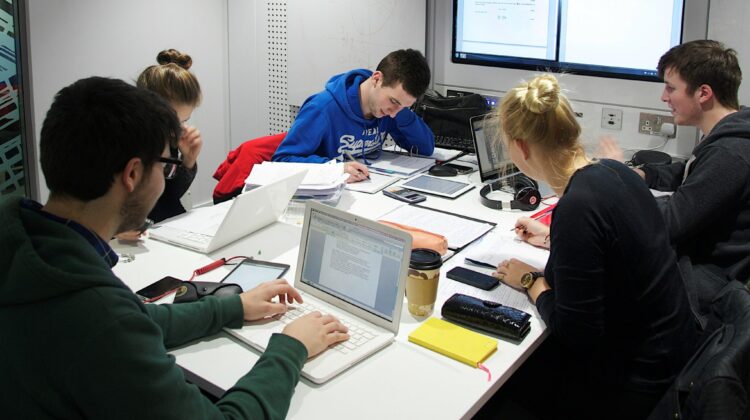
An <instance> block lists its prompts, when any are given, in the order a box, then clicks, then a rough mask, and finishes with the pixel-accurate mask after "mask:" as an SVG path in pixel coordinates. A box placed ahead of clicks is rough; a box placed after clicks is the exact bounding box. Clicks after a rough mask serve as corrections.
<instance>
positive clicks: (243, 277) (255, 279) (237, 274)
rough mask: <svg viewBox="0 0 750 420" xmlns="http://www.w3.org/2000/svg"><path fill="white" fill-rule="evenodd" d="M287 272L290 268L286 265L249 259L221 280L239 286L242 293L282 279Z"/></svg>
mask: <svg viewBox="0 0 750 420" xmlns="http://www.w3.org/2000/svg"><path fill="white" fill-rule="evenodd" d="M287 270H289V266H288V265H286V264H278V263H273V262H268V261H260V260H254V259H252V258H248V259H245V260H242V262H241V263H239V264H237V266H236V267H234V269H233V270H232V271H230V272H229V274H227V276H226V277H224V278H223V279H221V283H234V284H238V285H239V286H240V287H241V288H242V291H243V292H246V291H248V290H250V289H254V288H255V287H256V286H258V285H259V284H261V283H263V282H267V281H269V280H274V279H278V278H281V276H283V275H284V273H286V272H287Z"/></svg>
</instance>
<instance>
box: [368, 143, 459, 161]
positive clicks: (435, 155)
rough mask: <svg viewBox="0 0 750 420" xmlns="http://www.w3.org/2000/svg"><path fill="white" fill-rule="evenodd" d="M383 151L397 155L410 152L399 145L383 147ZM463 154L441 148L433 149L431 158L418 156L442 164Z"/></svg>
mask: <svg viewBox="0 0 750 420" xmlns="http://www.w3.org/2000/svg"><path fill="white" fill-rule="evenodd" d="M383 150H387V151H392V152H396V153H403V154H407V155H408V154H409V151H408V150H405V149H402V148H400V147H399V146H398V145H397V144H395V143H394V144H391V145H388V146H383ZM460 154H461V151H460V150H453V149H443V148H440V147H436V148H434V149H433V151H432V154H431V155H430V156H423V155H417V156H418V157H427V158H430V159H434V160H439V161H441V162H443V161H446V160H448V159H453V158H454V157H456V156H458V155H460Z"/></svg>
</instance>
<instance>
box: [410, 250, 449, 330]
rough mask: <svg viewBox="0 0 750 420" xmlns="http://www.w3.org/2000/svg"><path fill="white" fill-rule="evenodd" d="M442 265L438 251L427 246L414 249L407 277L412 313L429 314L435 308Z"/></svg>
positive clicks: (418, 314)
mask: <svg viewBox="0 0 750 420" xmlns="http://www.w3.org/2000/svg"><path fill="white" fill-rule="evenodd" d="M442 265H443V260H442V259H441V258H440V254H438V253H437V252H435V251H433V250H431V249H425V248H417V249H414V250H412V252H411V259H410V260H409V275H408V277H407V279H406V299H407V301H408V302H409V312H410V313H411V314H412V315H416V316H428V315H430V314H431V313H432V311H433V310H434V309H435V299H436V298H437V289H438V280H439V279H440V267H441V266H442Z"/></svg>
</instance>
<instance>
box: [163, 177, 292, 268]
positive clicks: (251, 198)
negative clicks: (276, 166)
mask: <svg viewBox="0 0 750 420" xmlns="http://www.w3.org/2000/svg"><path fill="white" fill-rule="evenodd" d="M305 173H306V171H296V172H294V173H292V174H290V175H287V176H285V177H281V178H279V179H278V180H276V181H274V182H272V183H269V184H267V185H263V186H260V187H257V188H255V189H252V190H249V191H247V192H244V193H242V194H240V195H238V196H237V197H235V198H234V199H233V200H230V201H225V202H223V203H220V204H217V205H215V206H210V207H203V208H198V209H194V210H191V211H189V212H187V213H185V214H181V215H179V216H177V217H173V218H171V219H168V220H166V221H164V222H162V223H159V224H157V225H156V226H154V227H152V228H151V229H150V230H149V236H150V237H151V238H154V239H156V240H159V241H162V242H168V243H170V244H174V245H178V246H181V247H184V248H188V249H192V250H194V251H198V252H203V253H209V252H213V251H214V250H216V249H219V248H221V247H222V246H224V245H227V244H229V243H231V242H234V241H236V240H238V239H240V238H242V237H244V236H246V235H249V234H250V233H253V232H255V231H256V230H258V229H260V228H262V227H264V226H267V225H269V224H271V223H273V222H275V221H277V220H278V219H279V216H281V215H282V214H283V213H284V210H285V209H286V207H287V205H288V204H289V200H290V199H291V198H292V195H294V192H295V191H296V190H297V187H298V186H299V184H300V183H301V182H302V179H303V178H304V177H305Z"/></svg>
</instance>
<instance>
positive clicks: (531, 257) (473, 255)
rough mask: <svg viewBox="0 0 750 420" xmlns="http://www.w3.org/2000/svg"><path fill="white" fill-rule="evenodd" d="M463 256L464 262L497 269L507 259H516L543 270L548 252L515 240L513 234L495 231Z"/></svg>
mask: <svg viewBox="0 0 750 420" xmlns="http://www.w3.org/2000/svg"><path fill="white" fill-rule="evenodd" d="M463 255H464V256H465V258H466V260H472V261H477V262H481V263H484V264H488V265H491V266H493V267H497V265H498V264H499V263H500V262H501V261H503V260H507V259H509V258H517V259H519V260H521V261H523V262H525V263H527V264H530V265H532V266H534V267H537V268H540V269H544V266H545V265H547V258H549V251H548V250H546V249H542V248H537V247H535V246H533V245H529V244H528V243H526V242H523V241H521V240H519V239H517V238H516V235H515V233H514V232H510V231H508V232H503V231H497V230H495V231H494V232H491V233H490V234H488V235H486V236H485V237H484V238H482V239H481V241H480V242H478V243H476V244H474V245H473V246H472V247H471V248H470V249H467V250H466V251H465V252H464V253H463Z"/></svg>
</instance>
